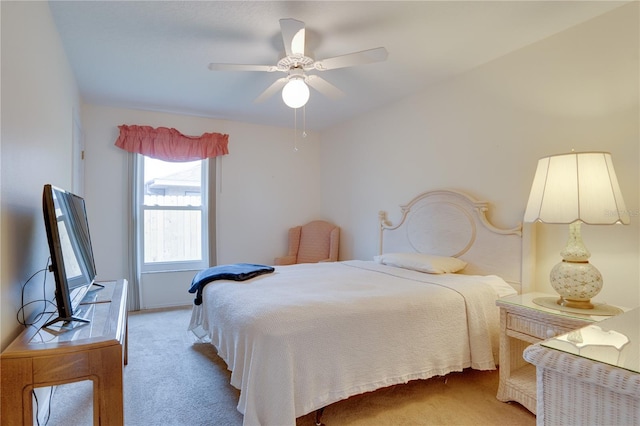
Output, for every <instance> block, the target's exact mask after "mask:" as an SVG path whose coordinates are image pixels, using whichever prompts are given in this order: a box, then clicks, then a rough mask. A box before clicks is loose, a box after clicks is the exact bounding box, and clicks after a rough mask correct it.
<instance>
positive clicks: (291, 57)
mask: <svg viewBox="0 0 640 426" xmlns="http://www.w3.org/2000/svg"><path fill="white" fill-rule="evenodd" d="M280 29H281V31H282V41H283V42H284V49H285V53H286V56H285V57H284V58H282V59H280V60H279V61H278V63H277V64H276V65H242V64H219V63H211V64H209V69H210V70H212V71H266V72H275V71H280V72H284V73H287V76H286V77H282V78H280V79H278V80H276V81H275V82H274V83H273V84H272V85H271V86H269V87H268V88H267V89H266V90H265V91H264V92H262V94H260V96H258V97H257V98H256V99H255V101H254V102H262V101H264V100H266V99H268V98H269V97H270V96H272V95H273V94H274V93H276V92H277V91H278V90H280V89H282V98H283V100H284V102H285V104H287V105H288V106H289V107H291V108H299V107H301V106H303V105H305V104H306V103H307V101H308V100H309V88H308V87H307V85H309V86H311V87H312V88H314V89H315V90H317V91H318V92H320V93H322V94H323V95H325V96H327V97H329V98H330V99H337V98H340V97H341V96H343V95H344V93H343V92H342V91H341V90H340V89H338V88H337V87H335V86H334V85H333V84H331V83H329V82H328V81H326V80H325V79H323V78H322V77H319V76H317V75H315V74H308V72H309V71H328V70H333V69H337V68H346V67H352V66H355V65H363V64H369V63H374V62H382V61H384V60H386V59H387V55H388V53H387V49H385V48H384V47H378V48H375V49H368V50H363V51H360V52H354V53H349V54H346V55H341V56H335V57H332V58H327V59H323V60H318V61H316V60H314V59H313V58H311V57H309V56H307V55H306V54H305V24H304V22H302V21H298V20H296V19H291V18H287V19H280Z"/></svg>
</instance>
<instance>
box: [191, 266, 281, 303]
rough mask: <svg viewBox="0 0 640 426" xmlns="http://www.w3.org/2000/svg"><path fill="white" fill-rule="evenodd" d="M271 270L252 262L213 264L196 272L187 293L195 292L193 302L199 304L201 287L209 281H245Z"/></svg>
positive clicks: (200, 301) (270, 267)
mask: <svg viewBox="0 0 640 426" xmlns="http://www.w3.org/2000/svg"><path fill="white" fill-rule="evenodd" d="M273 271H275V269H274V268H273V266H267V265H255V264H252V263H234V264H231V265H219V266H213V267H211V268H207V269H204V270H202V271H200V272H198V273H197V274H196V276H195V277H193V280H192V281H191V287H190V288H189V293H196V298H195V300H194V301H193V303H195V304H196V305H200V304H201V303H202V289H203V288H204V286H205V285H207V284H208V283H210V282H211V281H215V280H233V281H246V280H249V279H251V278H254V277H257V276H258V275H262V274H269V273H271V272H273Z"/></svg>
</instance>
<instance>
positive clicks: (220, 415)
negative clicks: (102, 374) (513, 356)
mask: <svg viewBox="0 0 640 426" xmlns="http://www.w3.org/2000/svg"><path fill="white" fill-rule="evenodd" d="M190 314H191V310H190V308H187V309H169V310H159V311H141V312H135V313H131V315H130V316H129V364H128V365H127V366H126V367H125V369H124V401H125V402H124V406H125V424H126V425H131V426H138V425H140V426H142V425H145V426H155V425H167V426H169V425H172V426H182V425H189V426H194V425H223V426H227V425H229V426H232V425H241V424H242V415H241V414H240V413H239V412H238V411H237V410H236V404H237V402H238V396H239V391H238V390H236V389H235V388H233V387H232V386H231V385H230V384H229V378H230V373H229V371H228V370H227V368H226V365H225V363H224V362H223V361H222V360H221V359H220V358H219V357H218V356H217V354H216V351H215V348H214V347H213V346H211V345H209V344H194V343H193V339H192V337H191V336H190V334H189V333H188V332H187V331H186V328H187V325H188V323H189V319H190ZM497 389H498V373H497V371H492V372H479V371H473V370H466V371H464V372H462V373H453V374H449V375H448V376H446V377H436V378H432V379H430V380H417V381H413V382H410V383H408V384H406V385H398V386H392V387H389V388H385V389H380V390H377V391H375V392H371V393H367V394H363V395H358V396H355V397H352V398H349V399H348V400H345V401H340V402H337V403H335V404H332V405H330V406H328V407H326V409H325V410H324V413H323V416H322V421H323V423H324V424H326V425H327V426H343V425H349V426H356V425H393V426H395V425H531V426H533V425H535V416H534V415H533V414H531V413H530V412H529V411H527V410H526V409H524V408H523V407H522V406H520V405H519V404H517V403H503V402H500V401H498V400H497V399H496V397H495V395H496V391H497ZM314 417H315V413H309V414H308V415H306V416H303V417H301V418H299V419H298V420H297V425H298V426H307V425H308V426H312V425H313V424H314ZM48 424H49V425H65V426H67V425H90V424H92V403H91V382H79V383H72V384H68V385H64V386H60V387H58V389H57V390H56V392H55V394H54V396H53V399H52V403H51V417H50V420H49V423H48ZM274 426H278V425H274Z"/></svg>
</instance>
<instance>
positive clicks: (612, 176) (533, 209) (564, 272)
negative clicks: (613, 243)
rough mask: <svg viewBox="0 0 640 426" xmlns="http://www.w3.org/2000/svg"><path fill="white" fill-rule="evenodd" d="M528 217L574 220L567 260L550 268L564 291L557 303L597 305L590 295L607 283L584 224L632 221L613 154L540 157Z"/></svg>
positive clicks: (547, 220) (558, 288) (530, 219)
mask: <svg viewBox="0 0 640 426" xmlns="http://www.w3.org/2000/svg"><path fill="white" fill-rule="evenodd" d="M524 221H525V222H538V221H539V222H543V223H551V224H568V225H569V240H568V241H567V245H566V247H565V248H564V249H563V250H562V251H561V252H560V255H561V256H562V262H560V263H558V264H557V265H556V266H554V267H553V269H551V273H550V280H551V286H552V287H553V288H554V290H555V291H556V292H557V293H558V294H559V295H560V298H559V299H557V301H555V304H557V305H559V306H561V307H565V308H570V309H567V310H571V309H578V310H581V309H585V310H587V309H591V310H593V308H594V304H593V303H591V299H592V298H593V297H594V296H595V295H597V294H598V293H599V292H600V290H601V289H602V275H601V274H600V271H598V269H597V268H596V267H595V266H593V265H592V264H591V263H589V257H590V256H591V253H590V252H589V250H587V248H586V247H585V245H584V243H583V241H582V236H581V235H580V225H581V223H583V222H584V223H586V224H589V225H613V224H615V223H622V224H625V225H626V224H629V213H628V212H627V210H626V208H625V204H624V200H623V199H622V194H621V192H620V187H619V185H618V179H617V177H616V173H615V171H614V169H613V163H612V161H611V154H610V153H608V152H571V153H568V154H559V155H552V156H550V157H545V158H541V159H540V160H539V161H538V167H537V169H536V174H535V177H534V178H533V184H532V185H531V193H530V195H529V201H528V203H527V210H526V212H525V214H524ZM554 299H555V298H554ZM540 304H542V305H545V303H540ZM556 307H557V306H556ZM599 314H602V313H599Z"/></svg>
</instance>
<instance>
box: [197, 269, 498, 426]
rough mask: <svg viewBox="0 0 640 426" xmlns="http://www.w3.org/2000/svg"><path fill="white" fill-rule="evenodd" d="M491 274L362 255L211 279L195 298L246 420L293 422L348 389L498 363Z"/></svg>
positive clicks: (363, 389) (365, 388) (362, 389)
mask: <svg viewBox="0 0 640 426" xmlns="http://www.w3.org/2000/svg"><path fill="white" fill-rule="evenodd" d="M492 284H496V285H497V286H501V287H505V286H507V284H506V283H504V281H502V280H501V279H500V278H498V277H495V276H489V277H480V276H465V275H460V274H450V275H429V274H424V273H420V272H415V271H409V270H404V269H400V268H394V267H390V266H386V265H380V264H376V263H374V262H367V261H347V262H337V263H320V264H301V265H291V266H282V267H276V271H275V272H274V273H273V274H267V275H263V276H260V277H257V278H254V279H252V280H249V281H244V282H235V281H216V282H214V283H210V284H208V285H207V286H206V287H205V290H204V302H203V304H202V305H201V306H196V307H194V311H193V318H192V322H191V325H190V329H192V330H197V329H201V330H203V331H204V332H205V333H206V334H207V335H208V337H209V338H210V339H211V343H212V344H213V345H215V347H216V348H217V350H218V354H219V355H220V357H222V359H223V360H224V361H225V362H226V363H227V366H228V368H229V370H231V372H232V374H231V384H232V385H233V386H234V387H236V388H238V389H240V400H239V402H238V410H239V411H240V412H241V413H243V414H244V425H278V426H280V425H294V424H295V419H296V417H299V416H302V415H304V414H307V413H309V412H311V411H314V410H316V409H318V408H321V407H324V406H327V405H329V404H331V403H333V402H336V401H339V400H341V399H345V398H348V397H349V396H352V395H356V394H360V393H363V392H368V391H372V390H375V389H378V388H381V387H385V386H390V385H394V384H398V383H406V382H408V381H409V380H413V379H426V378H429V377H433V376H436V375H444V374H447V373H449V372H452V371H461V370H462V369H464V368H467V367H472V368H475V369H481V370H489V369H495V360H497V353H498V333H499V311H498V308H497V307H496V306H495V299H496V297H497V296H496V290H495V289H494V288H493V287H492Z"/></svg>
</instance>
